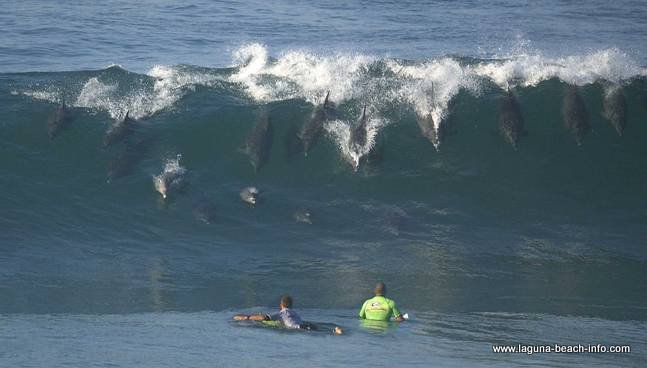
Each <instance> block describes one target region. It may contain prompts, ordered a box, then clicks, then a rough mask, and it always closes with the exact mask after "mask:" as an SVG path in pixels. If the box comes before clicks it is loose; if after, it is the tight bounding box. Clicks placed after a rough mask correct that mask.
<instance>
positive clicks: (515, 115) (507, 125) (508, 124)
mask: <svg viewBox="0 0 647 368" xmlns="http://www.w3.org/2000/svg"><path fill="white" fill-rule="evenodd" d="M523 125H524V122H523V116H522V115H521V108H520V107H519V101H518V100H517V97H516V96H515V95H514V93H513V92H512V90H511V89H508V92H507V94H506V95H505V96H504V97H503V99H502V100H501V105H500V106H499V132H500V133H501V135H502V136H503V138H504V139H505V140H506V142H508V143H510V145H512V148H514V149H515V150H516V149H517V145H518V143H519V139H520V138H521V136H523V135H526V134H527V133H526V131H525V129H524V127H523Z"/></svg>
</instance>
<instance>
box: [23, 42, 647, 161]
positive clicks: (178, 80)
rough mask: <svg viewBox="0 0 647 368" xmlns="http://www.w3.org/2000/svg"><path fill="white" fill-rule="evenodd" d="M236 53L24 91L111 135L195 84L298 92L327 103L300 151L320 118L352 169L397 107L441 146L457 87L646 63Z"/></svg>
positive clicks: (601, 78) (617, 118)
mask: <svg viewBox="0 0 647 368" xmlns="http://www.w3.org/2000/svg"><path fill="white" fill-rule="evenodd" d="M233 59H234V62H235V63H236V65H235V66H234V68H233V69H216V70H206V69H204V68H198V67H190V66H156V67H154V68H152V69H151V70H150V71H149V72H148V73H147V75H143V76H142V75H136V74H133V73H129V72H127V71H125V70H123V69H121V68H119V67H111V68H108V69H106V70H103V71H98V72H97V73H95V74H96V75H94V76H91V77H89V78H87V79H86V80H85V81H83V83H82V87H81V88H80V90H78V91H73V90H72V91H71V90H70V89H73V87H69V86H63V87H61V86H50V87H48V88H45V89H44V90H33V89H29V90H26V91H24V93H25V94H29V95H30V96H33V97H35V98H44V99H47V100H49V101H52V102H55V101H58V102H60V101H73V103H72V105H73V106H75V107H83V108H87V109H91V110H103V111H106V112H108V114H109V115H110V116H111V117H112V118H113V119H114V120H115V124H114V125H113V127H111V128H110V129H109V130H108V135H110V134H111V132H118V131H119V130H118V128H119V126H120V122H122V121H125V120H126V119H124V117H125V114H126V113H128V116H129V118H130V119H133V120H135V121H137V120H139V119H144V118H146V117H149V116H151V115H153V114H156V113H158V112H160V111H162V110H164V109H170V108H172V107H173V106H174V105H175V104H176V103H177V102H178V101H179V100H180V99H181V98H182V97H183V96H185V95H186V94H187V93H189V92H190V91H193V90H195V86H198V85H200V86H206V87H211V88H214V87H223V88H225V89H226V90H229V91H231V92H232V93H234V94H239V93H240V92H243V93H244V94H246V95H247V96H248V97H249V98H250V99H251V100H252V102H256V103H264V104H266V103H270V102H277V101H285V100H295V99H297V100H303V101H307V102H310V103H311V104H313V105H318V104H321V101H322V100H324V103H323V105H322V106H321V107H318V108H316V109H315V110H316V111H315V112H314V114H313V117H312V118H311V120H312V121H313V122H314V123H313V124H310V125H311V126H310V127H309V126H308V125H307V124H304V125H303V126H302V129H301V131H299V132H298V133H296V135H297V137H298V139H299V140H300V141H301V145H302V147H303V150H304V152H305V153H307V152H308V150H309V149H311V146H312V144H314V143H315V142H316V140H317V137H318V136H319V135H320V132H321V131H322V127H323V126H324V123H325V127H326V128H325V130H326V131H327V132H328V133H329V136H330V137H331V138H332V140H333V141H334V142H335V143H336V145H337V146H338V147H339V151H340V153H341V156H342V157H344V158H345V159H346V160H347V161H349V162H351V165H352V166H353V167H354V168H355V169H357V165H358V162H359V161H361V160H362V157H366V156H367V155H368V154H369V153H370V152H372V150H373V149H374V147H373V145H374V144H375V142H376V139H374V138H375V136H377V135H378V133H379V130H380V129H381V128H382V127H384V126H387V125H390V124H392V123H396V122H398V120H399V119H400V116H402V113H401V112H403V111H407V110H412V111H413V112H415V115H416V117H417V122H418V126H419V128H420V131H421V133H422V135H423V136H425V137H426V138H427V139H428V140H429V141H430V142H431V143H432V144H433V146H434V147H435V148H436V149H439V148H440V145H441V144H442V142H443V140H444V139H445V137H446V135H447V134H446V132H447V131H448V128H447V124H448V123H447V120H448V119H447V117H448V115H449V113H450V110H451V106H452V101H453V99H454V98H455V97H456V96H457V95H458V94H459V93H461V92H464V93H468V94H471V95H473V96H476V97H478V96H480V95H481V93H482V91H483V90H484V89H486V90H491V88H492V86H498V88H500V89H502V90H504V91H513V90H514V89H516V88H528V87H533V86H537V85H538V84H539V83H540V82H543V81H547V80H550V79H558V80H561V81H563V82H565V83H566V84H568V85H572V86H583V85H586V84H591V83H596V82H602V83H605V84H606V85H609V86H611V87H608V90H609V91H610V90H619V89H620V88H621V87H622V85H623V84H625V83H626V82H627V81H630V80H632V79H634V78H636V77H641V76H645V75H647V71H646V70H645V69H644V68H642V67H640V66H638V65H637V64H636V63H635V62H634V61H633V60H631V59H630V58H629V57H628V56H627V55H626V54H624V53H622V52H620V51H619V50H616V49H608V50H601V51H597V52H593V53H590V54H588V55H579V56H568V57H562V58H548V57H543V56H541V55H528V54H523V53H521V54H519V55H517V56H515V55H513V56H510V57H508V58H506V59H500V60H473V59H461V58H455V57H443V58H438V59H434V60H425V61H407V60H398V59H380V58H376V57H373V56H367V55H360V54H334V55H327V56H321V55H317V54H314V53H311V52H307V51H303V50H290V51H287V52H285V53H283V54H281V55H280V56H279V57H278V58H276V59H273V58H271V57H270V56H269V52H268V49H267V48H266V47H265V46H263V45H260V44H250V45H246V46H243V47H241V48H240V49H238V50H236V51H235V52H234V54H233ZM614 86H615V87H614ZM612 87H613V88H612ZM495 88H496V87H495ZM621 92H622V91H621V90H620V93H612V94H610V93H607V94H606V95H607V97H605V112H604V114H605V116H607V119H608V120H610V121H611V124H613V125H614V127H616V130H617V131H618V133H619V134H622V132H623V131H624V127H625V125H626V118H625V115H626V112H625V110H624V108H623V107H622V106H624V105H623V103H622V97H621V96H622V94H621ZM571 95H572V93H571ZM324 96H326V97H325V99H324ZM509 96H513V97H514V94H512V95H508V97H507V100H506V97H504V98H503V104H504V105H505V102H506V101H508V102H509V101H512V102H510V103H507V105H506V106H508V108H502V109H501V112H500V113H501V114H502V115H503V117H502V118H500V121H501V123H500V131H501V133H502V135H503V137H504V139H505V140H506V141H508V142H509V143H510V144H511V145H513V146H514V147H516V145H517V143H518V141H519V140H520V136H521V135H523V134H522V133H525V129H524V127H523V117H522V114H521V112H522V111H521V110H522V109H521V108H520V107H519V106H518V105H519V104H518V101H517V98H516V97H514V98H513V99H512V100H511V98H510V97H509ZM568 96H569V94H567V97H568ZM70 97H73V98H70ZM571 100H572V99H569V98H566V99H565V100H564V104H565V105H568V104H569V103H570V101H571ZM364 105H366V106H367V108H368V111H369V112H370V114H369V118H368V120H367V121H368V123H367V124H365V125H364V127H365V128H364V129H363V130H367V132H368V133H370V134H368V135H369V136H370V137H371V139H368V140H367V141H366V145H364V144H360V145H358V144H353V145H352V146H351V145H349V143H348V142H349V140H350V138H348V137H350V136H351V135H352V132H353V131H354V130H355V129H354V128H352V126H353V124H351V123H350V122H352V121H356V119H357V114H355V115H353V114H354V113H355V112H356V110H357V106H364ZM394 108H395V109H396V110H397V109H399V111H400V114H395V115H396V116H394V114H393V113H392V112H393V111H394ZM577 110H582V109H579V108H578V109H571V108H570V107H567V108H565V109H564V111H565V112H564V119H565V126H566V127H567V128H568V129H569V130H571V131H572V132H574V134H575V135H576V140H577V141H578V142H579V143H581V141H582V137H583V136H584V135H585V134H586V133H587V132H588V129H585V128H586V123H582V122H579V123H577V124H579V125H578V127H580V128H577V129H576V128H574V125H573V124H575V123H574V121H575V120H572V119H571V118H572V117H573V113H574V112H575V111H577ZM338 113H339V114H338ZM317 114H318V115H317ZM344 126H345V127H344ZM309 128H313V129H309ZM309 130H312V132H309ZM344 130H346V131H344ZM360 130H362V129H360ZM306 133H308V134H306ZM310 133H311V134H310ZM106 139H109V138H108V137H107V138H106ZM260 141H268V140H267V139H265V140H259V142H260ZM250 142H251V141H249V142H248V144H247V147H246V151H247V153H248V154H250V155H251V156H255V157H251V156H250V159H251V160H252V161H254V162H256V163H254V162H252V164H253V165H255V166H257V168H256V170H259V169H260V167H261V166H263V165H264V163H265V160H263V157H265V156H268V155H267V154H266V153H265V152H263V150H262V149H261V150H260V151H258V152H254V148H255V147H260V148H263V147H262V146H264V145H262V144H256V143H254V142H252V144H249V143H250ZM257 143H258V142H257ZM265 146H268V144H265ZM256 156H258V157H256Z"/></svg>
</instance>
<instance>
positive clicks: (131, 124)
mask: <svg viewBox="0 0 647 368" xmlns="http://www.w3.org/2000/svg"><path fill="white" fill-rule="evenodd" d="M134 131H135V121H134V120H133V119H131V118H130V117H129V116H128V111H126V116H124V118H123V119H121V120H119V121H117V122H116V123H115V124H114V125H113V126H112V127H110V129H109V130H108V131H107V132H106V136H105V137H104V138H103V147H109V146H110V145H112V144H113V143H117V142H119V141H121V140H123V139H125V138H127V137H128V136H130V135H131V134H132V133H134Z"/></svg>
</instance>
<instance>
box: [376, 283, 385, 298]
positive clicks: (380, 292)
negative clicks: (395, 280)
mask: <svg viewBox="0 0 647 368" xmlns="http://www.w3.org/2000/svg"><path fill="white" fill-rule="evenodd" d="M384 294H386V285H384V283H383V282H381V281H380V282H378V283H377V285H375V295H384Z"/></svg>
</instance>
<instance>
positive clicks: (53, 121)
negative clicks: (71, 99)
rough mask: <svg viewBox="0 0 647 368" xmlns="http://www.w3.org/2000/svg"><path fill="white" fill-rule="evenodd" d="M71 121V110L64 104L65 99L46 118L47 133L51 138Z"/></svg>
mask: <svg viewBox="0 0 647 368" xmlns="http://www.w3.org/2000/svg"><path fill="white" fill-rule="evenodd" d="M71 121H72V112H71V111H70V109H69V108H68V107H67V106H66V105H65V101H63V103H62V104H61V105H60V106H59V107H58V108H56V110H55V111H54V112H52V113H51V114H50V116H49V118H48V119H47V135H48V136H49V139H50V140H52V139H54V138H56V137H57V136H58V135H59V134H61V132H62V131H63V130H65V129H66V128H67V127H68V125H69V124H70V122H71Z"/></svg>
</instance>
